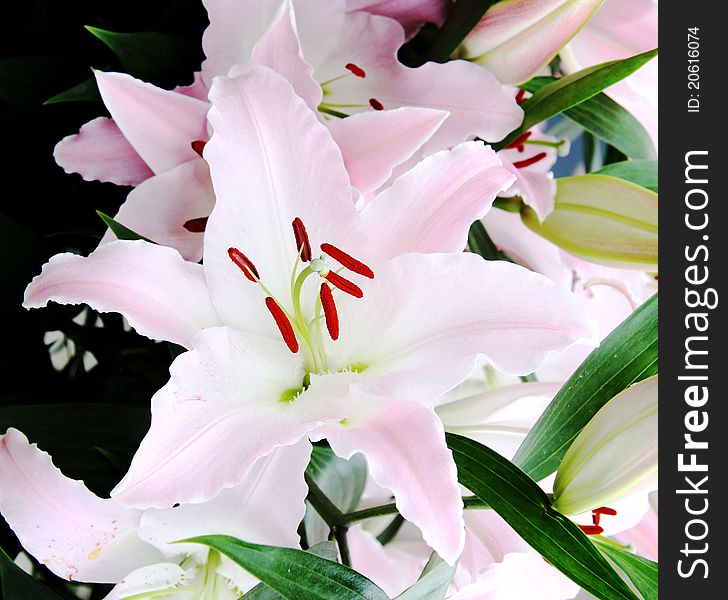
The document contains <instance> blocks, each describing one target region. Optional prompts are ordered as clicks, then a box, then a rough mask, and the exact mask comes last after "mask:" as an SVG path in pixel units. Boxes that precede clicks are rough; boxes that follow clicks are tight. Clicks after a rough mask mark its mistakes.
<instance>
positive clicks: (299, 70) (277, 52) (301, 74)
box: [229, 2, 323, 110]
mask: <svg viewBox="0 0 728 600" xmlns="http://www.w3.org/2000/svg"><path fill="white" fill-rule="evenodd" d="M250 61H251V62H252V63H253V64H257V65H263V66H265V67H269V68H271V69H273V70H274V71H276V72H277V73H280V74H281V75H282V76H283V77H285V78H286V79H287V80H288V82H289V83H290V84H291V85H292V86H293V89H294V90H296V93H297V94H298V95H299V96H300V97H301V98H303V99H304V100H305V101H306V104H308V106H309V107H310V108H311V110H316V109H317V108H318V105H319V104H320V103H321V99H322V97H323V91H322V90H321V86H320V85H319V84H318V83H317V82H316V80H315V79H314V78H313V68H312V67H311V65H309V64H308V63H307V62H306V61H305V59H304V57H303V53H302V52H301V44H300V43H299V41H298V33H297V31H296V20H295V17H294V14H293V9H292V7H291V3H290V2H285V3H284V10H283V11H282V12H281V15H280V17H279V18H278V20H277V21H276V22H275V24H274V25H273V26H272V27H271V28H270V29H269V30H268V31H267V32H266V34H265V35H264V36H263V37H262V38H261V39H260V41H259V42H258V43H257V44H256V45H255V48H253V53H252V56H251V59H250ZM238 74H240V71H239V70H236V69H235V68H233V69H231V70H230V73H229V75H230V77H235V76H236V75H238Z"/></svg>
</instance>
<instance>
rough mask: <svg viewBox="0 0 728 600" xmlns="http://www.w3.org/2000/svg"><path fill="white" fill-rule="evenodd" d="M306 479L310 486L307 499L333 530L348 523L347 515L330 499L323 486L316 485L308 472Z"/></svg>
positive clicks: (305, 474)
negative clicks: (322, 488)
mask: <svg viewBox="0 0 728 600" xmlns="http://www.w3.org/2000/svg"><path fill="white" fill-rule="evenodd" d="M303 477H304V479H305V480H306V485H307V486H308V496H307V497H306V499H307V500H308V501H309V502H310V503H311V506H313V507H314V508H315V509H316V512H317V513H318V514H319V515H321V518H322V519H323V520H324V522H325V523H326V524H327V525H328V526H329V527H330V528H331V529H332V530H333V529H334V528H335V527H337V526H340V525H345V524H347V521H346V520H345V517H346V515H344V513H342V512H341V511H340V510H339V509H338V508H337V506H336V505H335V504H334V503H333V502H331V500H329V499H328V497H327V496H326V494H324V493H323V491H322V490H321V488H320V487H319V486H318V485H316V482H315V481H314V480H313V478H311V477H310V476H309V474H308V473H304V475H303Z"/></svg>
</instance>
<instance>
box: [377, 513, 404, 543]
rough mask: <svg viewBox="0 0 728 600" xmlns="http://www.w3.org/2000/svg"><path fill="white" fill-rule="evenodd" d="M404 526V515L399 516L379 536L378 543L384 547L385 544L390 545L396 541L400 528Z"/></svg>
mask: <svg viewBox="0 0 728 600" xmlns="http://www.w3.org/2000/svg"><path fill="white" fill-rule="evenodd" d="M403 524H404V517H403V516H402V515H397V516H396V517H394V519H392V520H391V521H390V522H389V525H387V526H386V527H385V528H384V529H383V530H382V533H380V534H379V535H378V536H377V541H378V542H379V543H380V544H381V545H382V546H384V545H385V544H388V543H389V542H391V541H392V540H393V539H394V536H395V535H397V532H399V530H400V528H401V527H402V525H403Z"/></svg>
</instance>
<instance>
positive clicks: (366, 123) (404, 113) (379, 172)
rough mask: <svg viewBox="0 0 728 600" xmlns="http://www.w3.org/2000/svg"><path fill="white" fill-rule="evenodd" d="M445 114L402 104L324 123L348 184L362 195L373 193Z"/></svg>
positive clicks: (425, 139) (421, 143)
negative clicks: (342, 165) (340, 155)
mask: <svg viewBox="0 0 728 600" xmlns="http://www.w3.org/2000/svg"><path fill="white" fill-rule="evenodd" d="M448 114H449V113H447V112H446V111H442V110H434V109H429V108H410V107H403V108H397V109H394V110H383V111H373V112H365V113H357V114H354V115H351V116H350V117H348V118H346V119H340V120H332V121H329V122H328V128H329V131H330V132H331V135H332V136H333V138H334V141H335V142H336V144H337V145H338V146H339V148H341V153H342V154H343V156H344V164H345V165H346V170H347V171H348V172H349V177H350V178H351V183H352V185H353V186H354V187H355V188H357V189H358V190H359V191H360V192H361V193H362V194H367V193H369V192H373V191H374V190H376V189H377V188H378V187H380V186H381V185H383V184H384V183H385V182H386V181H387V180H388V179H389V177H390V176H391V175H392V170H393V169H394V167H396V166H397V165H400V164H402V163H403V162H404V161H406V160H407V159H409V158H410V157H412V156H413V155H414V154H415V152H417V150H419V149H420V148H421V147H422V145H423V144H424V143H425V142H427V140H429V139H430V138H431V137H432V136H433V134H434V133H435V132H436V131H437V130H438V128H439V127H440V126H441V125H442V123H443V122H444V121H445V119H446V118H447V116H448Z"/></svg>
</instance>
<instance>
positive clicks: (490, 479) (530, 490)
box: [447, 433, 637, 600]
mask: <svg viewBox="0 0 728 600" xmlns="http://www.w3.org/2000/svg"><path fill="white" fill-rule="evenodd" d="M447 445H448V447H449V448H450V449H451V450H452V452H453V457H454V459H455V464H456V465H457V467H458V481H459V482H460V483H461V484H463V485H464V486H465V487H467V488H468V489H470V491H472V492H473V493H474V494H475V495H476V496H477V497H478V498H480V499H481V500H483V501H484V502H487V503H488V504H489V505H490V506H491V507H492V508H493V510H495V511H496V512H497V513H498V514H499V515H500V516H501V517H503V519H504V520H505V521H506V522H507V523H508V524H509V525H510V526H511V527H513V529H514V530H515V531H516V532H517V533H518V534H519V535H520V536H521V537H522V538H523V539H524V540H525V541H526V542H528V543H529V544H530V545H531V546H532V547H533V548H534V549H535V550H536V551H537V552H539V553H540V554H541V555H542V556H543V557H544V558H545V559H546V560H547V561H549V563H551V564H552V565H553V566H554V567H556V568H557V569H559V570H560V571H561V572H562V573H564V574H565V575H566V576H567V577H569V578H570V579H571V580H572V581H574V582H576V583H577V584H579V585H580V586H581V587H582V588H584V589H585V590H587V591H588V592H590V593H592V594H594V595H595V596H596V597H597V598H601V599H602V600H628V599H629V600H636V598H637V597H636V596H635V595H634V593H633V592H632V591H631V590H630V589H629V587H628V586H627V584H626V583H625V582H624V581H623V580H622V579H621V578H620V577H619V575H618V574H617V573H616V572H615V571H614V569H613V568H612V567H611V565H609V563H608V562H607V561H606V559H605V558H604V557H603V556H602V555H601V554H600V553H599V551H598V550H597V549H596V547H595V546H594V544H592V543H591V541H590V540H589V539H588V538H587V536H586V535H584V533H583V532H582V531H581V529H579V527H578V525H576V524H575V523H574V522H572V521H571V520H570V519H568V518H567V517H565V516H564V515H562V514H561V513H559V512H557V511H556V510H554V509H553V508H552V507H551V505H550V503H549V499H548V497H547V496H546V494H545V493H544V492H543V490H542V489H541V488H540V487H539V486H538V484H536V483H535V482H534V481H533V480H532V479H530V478H529V477H528V476H527V475H526V474H525V473H524V472H523V471H521V470H520V469H519V468H518V467H516V466H515V465H514V464H513V463H511V462H509V461H508V460H506V459H505V458H503V457H502V456H501V455H500V454H498V453H497V452H494V451H493V450H491V449H490V448H488V447H486V446H483V445H482V444H480V443H478V442H476V441H475V440H471V439H469V438H465V437H462V436H459V435H455V434H452V433H448V434H447Z"/></svg>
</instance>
